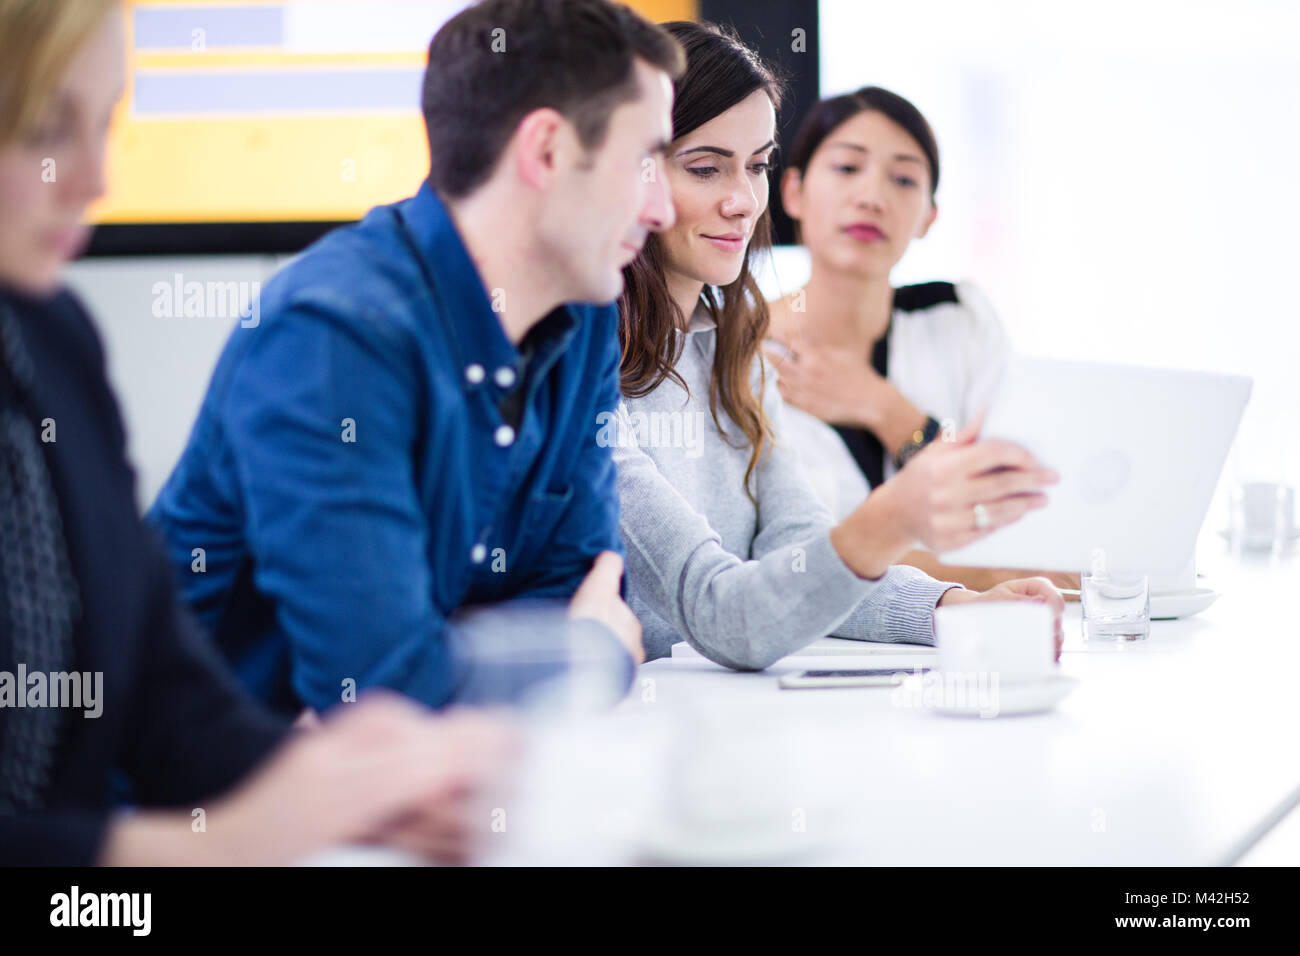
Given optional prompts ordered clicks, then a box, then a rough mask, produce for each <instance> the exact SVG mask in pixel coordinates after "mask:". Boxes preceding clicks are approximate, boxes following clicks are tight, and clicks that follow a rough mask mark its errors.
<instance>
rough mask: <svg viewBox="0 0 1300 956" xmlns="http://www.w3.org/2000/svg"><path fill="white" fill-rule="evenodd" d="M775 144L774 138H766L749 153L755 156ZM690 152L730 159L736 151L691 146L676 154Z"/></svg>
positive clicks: (716, 147) (681, 154) (717, 147)
mask: <svg viewBox="0 0 1300 956" xmlns="http://www.w3.org/2000/svg"><path fill="white" fill-rule="evenodd" d="M775 145H776V140H774V139H769V140H768V141H767V142H766V143H764V144H763V145H762V146H760V147H758V149H756V150H754V151H753V152H752V153H750V155H751V156H757V155H758V154H759V153H761V152H763V150H765V149H770V148H771V147H773V146H775ZM691 153H714V154H716V155H718V156H722V157H723V158H725V159H731V157H733V156H735V155H736V151H735V150H732V149H723V148H722V147H721V146H692V147H691V148H690V149H684V150H682V151H681V152H680V153H678V154H677V155H678V156H689V155H690V154H691Z"/></svg>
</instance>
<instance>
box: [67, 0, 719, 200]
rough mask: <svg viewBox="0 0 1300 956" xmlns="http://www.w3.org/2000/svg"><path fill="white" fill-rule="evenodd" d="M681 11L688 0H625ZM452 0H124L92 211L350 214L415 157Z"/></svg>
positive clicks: (420, 152)
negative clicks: (105, 146)
mask: <svg viewBox="0 0 1300 956" xmlns="http://www.w3.org/2000/svg"><path fill="white" fill-rule="evenodd" d="M628 5H629V6H631V7H633V8H634V9H637V10H638V11H640V12H641V13H642V14H643V15H645V16H647V17H649V18H651V19H653V20H656V21H665V20H672V19H689V18H691V17H693V16H694V14H695V2H694V0H658V2H654V0H642V2H632V3H629V4H628ZM465 6H467V4H466V2H465V0H288V2H252V0H207V2H182V0H136V2H128V4H127V8H128V31H129V44H130V50H129V54H130V58H129V75H128V80H127V90H126V95H125V97H124V99H123V103H122V106H121V109H120V112H119V115H118V117H117V120H116V123H115V126H114V133H113V136H112V139H111V142H110V145H109V154H108V164H109V165H108V175H109V182H110V184H111V188H110V190H109V194H108V195H107V196H106V197H105V198H104V199H103V200H102V201H101V202H100V203H98V204H97V205H96V207H95V209H94V210H93V219H94V221H95V222H99V223H142V224H143V223H202V222H305V221H329V220H348V219H357V218H359V217H360V216H362V215H363V214H364V213H365V211H366V210H367V209H369V208H370V207H371V206H375V205H379V204H381V203H388V202H394V201H396V200H398V199H401V198H403V197H405V196H409V195H411V194H413V193H414V192H415V191H416V190H417V189H418V188H419V185H420V183H421V181H422V180H423V179H424V177H425V175H426V174H427V173H428V168H429V147H428V144H427V143H426V142H425V132H424V121H423V119H422V117H421V115H420V86H421V78H422V76H423V73H424V67H425V58H426V56H427V51H428V45H429V40H430V38H431V37H432V36H433V34H434V33H435V32H437V29H438V28H439V27H440V26H441V25H442V24H443V23H445V22H446V21H447V20H448V19H450V18H451V17H452V16H455V14H456V13H458V12H459V11H460V10H462V9H464V7H465Z"/></svg>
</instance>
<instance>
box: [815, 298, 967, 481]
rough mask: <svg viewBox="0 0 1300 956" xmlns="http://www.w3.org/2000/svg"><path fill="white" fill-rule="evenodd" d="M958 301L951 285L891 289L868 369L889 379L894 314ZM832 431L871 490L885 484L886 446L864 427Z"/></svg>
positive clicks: (836, 427) (842, 428)
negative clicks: (886, 317) (886, 314)
mask: <svg viewBox="0 0 1300 956" xmlns="http://www.w3.org/2000/svg"><path fill="white" fill-rule="evenodd" d="M956 301H957V287H956V286H954V285H953V284H952V283H951V282H923V283H920V284H919V285H905V286H900V287H899V288H897V289H895V290H894V302H893V306H892V309H891V311H890V316H889V325H888V327H886V329H885V334H884V335H882V336H881V337H880V338H879V339H878V340H877V341H876V345H875V347H874V348H873V349H872V350H871V367H872V368H874V369H875V370H876V371H877V372H879V373H880V377H881V378H888V377H889V333H890V332H892V331H893V329H894V313H896V312H919V311H921V310H922V309H928V308H931V307H933V306H936V305H939V304H940V303H943V302H956ZM834 428H835V430H836V431H837V432H838V433H839V436H840V438H842V439H843V440H844V444H845V446H847V447H848V449H849V454H851V455H852V456H853V460H854V461H856V462H857V463H858V467H859V468H860V469H862V474H863V475H865V476H866V479H867V481H868V483H869V484H870V485H871V487H872V488H878V487H880V486H881V485H882V484H884V482H885V447H884V445H882V444H881V443H880V439H879V438H877V437H876V434H875V432H873V431H871V430H869V429H866V428H855V427H853V426H850V425H835V426H834Z"/></svg>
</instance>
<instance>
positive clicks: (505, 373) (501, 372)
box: [493, 365, 515, 388]
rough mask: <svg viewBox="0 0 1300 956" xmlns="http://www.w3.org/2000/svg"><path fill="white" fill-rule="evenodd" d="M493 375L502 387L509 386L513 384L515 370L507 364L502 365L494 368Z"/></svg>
mask: <svg viewBox="0 0 1300 956" xmlns="http://www.w3.org/2000/svg"><path fill="white" fill-rule="evenodd" d="M493 377H494V378H495V379H496V380H497V384H498V385H500V386H501V387H502V388H509V387H510V386H511V385H513V384H515V370H514V369H512V368H511V367H510V366H509V365H502V366H501V367H500V368H499V369H497V370H496V374H495V375H494V376H493Z"/></svg>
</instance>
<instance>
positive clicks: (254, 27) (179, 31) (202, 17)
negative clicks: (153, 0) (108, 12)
mask: <svg viewBox="0 0 1300 956" xmlns="http://www.w3.org/2000/svg"><path fill="white" fill-rule="evenodd" d="M134 26H135V48H136V49H137V50H174V49H185V50H191V49H194V44H195V43H196V42H197V41H199V40H202V43H203V47H202V48H203V49H205V50H219V49H228V48H230V47H266V46H270V47H279V46H283V45H284V8H283V7H281V6H265V7H256V6H252V7H241V6H235V7H227V6H199V7H190V6H185V7H178V8H174V9H163V8H159V7H138V8H137V9H136V11H135V19H134ZM196 30H201V31H202V33H196V32H195V31H196Z"/></svg>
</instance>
